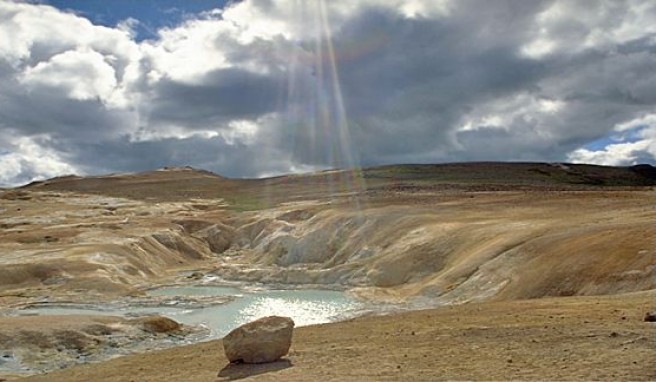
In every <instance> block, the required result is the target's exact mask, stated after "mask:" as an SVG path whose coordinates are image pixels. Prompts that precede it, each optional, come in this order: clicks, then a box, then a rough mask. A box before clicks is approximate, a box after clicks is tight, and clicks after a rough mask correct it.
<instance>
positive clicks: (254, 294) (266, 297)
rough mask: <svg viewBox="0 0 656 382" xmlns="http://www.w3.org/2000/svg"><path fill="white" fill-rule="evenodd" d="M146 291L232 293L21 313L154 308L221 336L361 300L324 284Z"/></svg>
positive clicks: (332, 313) (324, 315) (126, 312)
mask: <svg viewBox="0 0 656 382" xmlns="http://www.w3.org/2000/svg"><path fill="white" fill-rule="evenodd" d="M148 294H149V295H151V296H170V297H177V298H182V297H185V296H232V297H234V299H233V300H232V301H230V302H227V303H224V304H220V305H207V306H202V307H199V308H189V307H187V306H185V305H184V304H181V305H179V306H176V305H173V306H158V307H152V306H151V307H145V306H140V305H139V304H133V305H131V306H127V307H126V306H121V307H117V306H112V305H111V304H107V305H96V304H74V305H71V306H66V304H57V305H54V306H52V307H48V306H41V307H34V308H29V309H26V310H24V311H23V312H22V313H21V314H27V315H115V316H140V315H147V314H159V315H164V316H167V317H170V318H172V319H174V320H176V321H178V322H181V323H183V324H188V325H203V326H206V327H207V328H208V329H210V331H211V337H222V336H224V335H225V334H227V333H228V332H229V331H231V330H232V329H234V328H236V327H238V326H240V325H242V324H245V323H247V322H250V321H253V320H255V319H258V318H261V317H265V316H271V315H279V316H287V317H291V318H292V319H293V320H294V322H295V323H296V326H304V325H312V324H321V323H326V322H331V321H335V320H338V319H341V318H347V317H349V316H352V315H354V314H356V313H358V312H359V311H360V310H361V309H362V307H363V305H362V304H361V303H359V302H357V301H356V300H354V299H352V298H350V297H348V296H347V295H346V294H345V293H343V292H337V291H327V290H310V289H304V290H260V291H242V290H240V289H237V288H232V287H220V286H216V287H211V286H196V287H169V288H161V289H156V290H153V291H150V292H149V293H148Z"/></svg>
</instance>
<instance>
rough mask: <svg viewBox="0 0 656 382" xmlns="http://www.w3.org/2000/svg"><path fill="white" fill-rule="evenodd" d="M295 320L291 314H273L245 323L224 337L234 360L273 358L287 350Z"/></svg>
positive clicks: (224, 346) (249, 360)
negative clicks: (280, 315) (282, 315)
mask: <svg viewBox="0 0 656 382" xmlns="http://www.w3.org/2000/svg"><path fill="white" fill-rule="evenodd" d="M293 329H294V321H293V320H292V319H291V318H289V317H279V316H269V317H263V318H260V319H259V320H255V321H253V322H249V323H248V324H244V325H242V326H240V327H238V328H236V329H234V330H233V331H231V332H230V333H228V335H226V336H225V337H224V338H223V348H224V350H225V354H226V357H227V358H228V360H229V361H230V362H244V363H264V362H273V361H276V360H278V359H279V358H280V357H282V356H284V355H285V354H287V352H288V351H289V347H290V346H291V344H292V331H293Z"/></svg>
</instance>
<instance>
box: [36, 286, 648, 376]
mask: <svg viewBox="0 0 656 382" xmlns="http://www.w3.org/2000/svg"><path fill="white" fill-rule="evenodd" d="M655 297H656V293H654V292H653V291H652V292H640V293H632V294H626V295H618V296H610V297H563V298H551V299H539V300H524V301H513V302H496V303H480V304H466V305H460V306H451V307H444V308H439V309H433V310H423V311H413V312H408V313H403V314H396V315H389V316H379V317H364V318H358V319H353V320H351V321H347V322H340V323H334V324H327V325H320V326H311V327H304V328H298V329H296V330H295V332H294V340H293V344H292V349H291V351H290V354H289V356H288V357H287V358H286V359H284V360H283V361H281V362H277V363H273V364H266V365H229V364H228V362H227V361H226V359H225V356H224V355H223V352H222V345H221V342H220V341H212V342H207V343H202V344H198V345H192V346H185V347H179V348H174V349H169V350H163V351H156V352H152V353H147V354H141V355H136V356H128V357H121V358H117V359H114V360H111V361H108V362H104V363H99V364H90V365H83V366H76V367H73V368H70V369H67V370H62V371H56V372H52V373H49V374H46V375H41V376H34V377H29V378H26V379H24V381H25V382H28V381H29V382H37V381H51V382H58V381H62V382H63V381H70V382H73V381H116V382H119V381H126V382H127V381H190V382H192V381H224V380H238V379H247V380H253V381H280V380H285V381H361V380H377V381H409V380H414V381H433V380H643V381H646V380H654V379H655V378H656V365H655V364H654V362H653V360H654V359H656V337H655V336H656V323H648V322H643V315H644V313H645V311H647V310H652V309H654V307H655V306H654V305H655V300H654V298H655Z"/></svg>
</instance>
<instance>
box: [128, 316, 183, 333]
mask: <svg viewBox="0 0 656 382" xmlns="http://www.w3.org/2000/svg"><path fill="white" fill-rule="evenodd" d="M136 320H137V321H138V322H139V323H140V324H141V328H142V329H143V330H145V331H147V332H150V333H170V332H175V331H178V330H180V329H182V325H180V324H179V323H178V322H176V321H173V320H172V319H170V318H168V317H163V316H148V317H144V318H138V319H136Z"/></svg>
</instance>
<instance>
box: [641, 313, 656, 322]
mask: <svg viewBox="0 0 656 382" xmlns="http://www.w3.org/2000/svg"><path fill="white" fill-rule="evenodd" d="M644 321H645V322H656V312H647V313H645V318H644Z"/></svg>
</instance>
